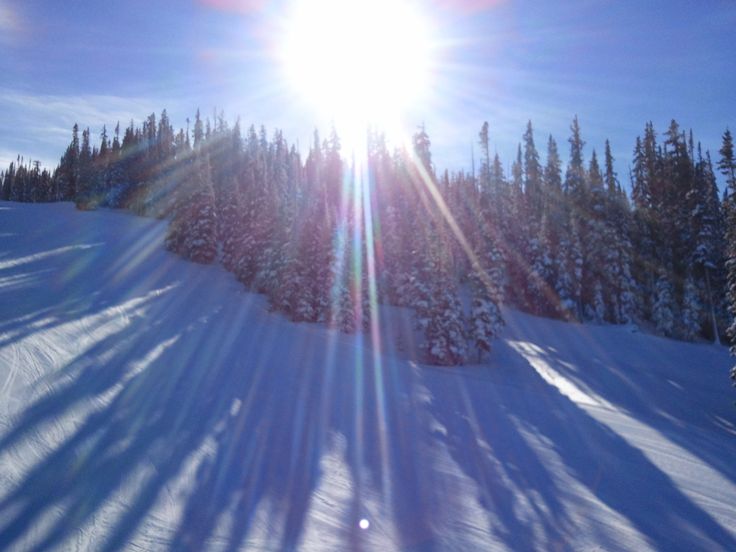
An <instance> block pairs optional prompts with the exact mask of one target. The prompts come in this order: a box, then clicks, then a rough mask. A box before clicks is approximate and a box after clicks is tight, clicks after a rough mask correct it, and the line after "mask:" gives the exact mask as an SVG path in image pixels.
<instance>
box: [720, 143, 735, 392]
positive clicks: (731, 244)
mask: <svg viewBox="0 0 736 552" xmlns="http://www.w3.org/2000/svg"><path fill="white" fill-rule="evenodd" d="M720 154H721V158H720V160H719V162H718V168H719V170H720V171H721V174H723V175H724V176H725V177H726V184H727V189H726V200H725V201H724V205H723V207H724V211H725V219H726V271H727V279H728V284H727V297H728V310H729V312H730V314H731V325H730V326H729V328H728V332H727V333H728V336H729V337H730V338H731V354H732V355H734V356H736V158H735V157H734V149H733V139H732V137H731V133H730V132H729V130H728V129H727V130H726V132H724V134H723V145H722V146H721V149H720ZM731 380H733V382H734V385H736V366H734V368H732V369H731Z"/></svg>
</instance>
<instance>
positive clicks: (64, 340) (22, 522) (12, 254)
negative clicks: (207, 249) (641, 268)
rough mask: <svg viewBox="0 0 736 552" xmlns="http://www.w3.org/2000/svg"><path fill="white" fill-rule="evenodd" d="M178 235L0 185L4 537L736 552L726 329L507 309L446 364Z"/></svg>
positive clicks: (406, 325)
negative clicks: (280, 301) (497, 329)
mask: <svg viewBox="0 0 736 552" xmlns="http://www.w3.org/2000/svg"><path fill="white" fill-rule="evenodd" d="M164 232H165V224H164V223H162V222H160V221H153V220H149V219H143V218H137V217H134V216H132V215H128V214H124V213H117V212H109V211H108V212H105V211H96V212H79V211H76V210H75V209H74V207H73V206H72V205H70V204H50V205H29V204H13V203H0V548H7V549H13V550H45V549H49V548H51V549H54V548H56V549H64V550H68V549H70V550H111V549H116V548H121V547H122V548H125V549H129V550H160V549H172V550H201V549H212V550H236V549H241V548H248V549H269V550H275V549H290V548H295V547H298V548H303V549H318V550H347V549H370V550H399V549H402V550H429V549H440V550H445V549H451V550H474V549H479V550H480V549H482V550H504V549H509V550H647V549H657V550H725V549H730V550H736V530H735V527H734V521H735V520H736V462H735V461H734V459H736V444H735V439H734V437H735V436H736V430H735V428H734V424H735V423H736V407H735V406H734V399H735V398H736V395H735V392H734V390H732V389H731V388H730V387H729V384H728V377H727V373H728V368H729V366H730V362H731V361H730V359H729V357H728V355H727V351H726V349H725V348H721V347H715V346H711V345H704V344H686V343H679V342H676V341H670V340H666V339H661V338H657V337H653V336H648V335H645V334H641V333H632V331H631V330H630V329H628V328H625V327H605V326H582V325H573V324H564V323H560V322H554V321H549V320H544V319H539V318H535V317H532V316H527V315H524V314H521V313H518V312H514V311H510V310H506V311H504V314H505V316H506V319H507V328H506V330H505V332H504V335H503V338H502V339H500V340H497V341H496V342H495V343H494V350H493V353H492V355H491V359H490V362H489V363H488V364H484V365H482V366H465V367H462V368H445V369H438V368H431V367H424V366H420V365H418V364H417V362H416V358H417V357H416V354H417V353H416V350H417V347H416V342H415V336H414V334H413V332H412V330H411V325H410V321H409V318H408V316H407V314H406V312H405V311H403V310H401V309H394V308H384V309H382V311H381V319H380V332H379V333H377V334H376V336H375V337H374V338H371V336H370V334H365V335H358V336H347V335H344V334H340V333H338V332H335V331H332V330H328V329H326V328H324V327H322V326H319V325H310V324H293V323H290V322H288V321H287V320H285V319H284V318H283V317H282V316H280V315H277V314H275V313H270V312H268V309H267V305H266V302H265V300H264V299H263V297H261V296H258V295H254V294H249V293H246V292H245V291H243V289H242V287H241V286H240V284H238V283H237V282H236V281H235V280H234V278H233V277H232V276H231V275H230V274H228V273H226V272H225V271H223V270H222V269H221V268H219V267H216V266H200V265H195V264H193V263H188V262H185V261H183V260H181V259H179V258H177V257H176V256H174V255H173V254H171V253H168V252H166V251H165V250H164V249H163V246H162V244H163V234H164ZM380 350H383V353H381V352H379V351H380ZM363 520H365V521H366V522H367V523H363ZM362 527H366V528H365V529H363V528H362Z"/></svg>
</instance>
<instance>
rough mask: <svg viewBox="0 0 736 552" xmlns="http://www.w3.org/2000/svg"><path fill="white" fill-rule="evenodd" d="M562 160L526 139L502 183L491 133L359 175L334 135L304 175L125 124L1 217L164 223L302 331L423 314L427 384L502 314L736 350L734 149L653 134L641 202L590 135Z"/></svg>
mask: <svg viewBox="0 0 736 552" xmlns="http://www.w3.org/2000/svg"><path fill="white" fill-rule="evenodd" d="M93 142H94V143H93ZM567 142H568V146H569V147H567V148H566V149H568V150H569V154H568V156H567V161H566V162H563V160H562V156H561V154H560V148H559V147H558V144H557V142H556V141H555V139H554V138H553V137H552V136H549V137H548V138H547V140H546V144H545V152H544V153H545V155H544V158H543V157H542V155H540V150H539V148H538V147H537V145H536V143H535V136H534V131H533V127H532V123H531V122H529V123H528V124H527V126H526V129H525V131H524V133H523V135H522V137H521V142H520V143H519V146H518V151H517V154H516V157H515V158H514V159H513V160H511V163H510V164H508V163H506V164H504V163H503V162H502V161H501V159H499V156H498V155H497V154H495V155H492V152H491V143H492V133H491V127H490V126H489V124H488V123H483V124H482V126H481V127H480V131H479V133H478V136H477V144H478V151H479V156H478V159H477V167H476V161H475V160H474V161H473V167H472V170H470V171H460V172H454V173H450V172H448V171H446V170H445V171H442V170H440V169H438V168H437V167H435V165H434V164H433V162H432V153H431V142H430V138H429V136H428V134H427V132H426V130H425V128H424V127H423V126H422V127H419V128H418V129H417V131H416V132H415V134H414V135H413V137H412V140H411V143H410V145H407V146H403V147H395V148H391V149H390V148H389V146H388V144H387V140H386V138H385V136H384V135H382V134H381V133H380V132H379V131H377V130H368V132H367V140H366V151H365V155H363V156H362V159H358V158H356V155H355V154H352V157H350V158H348V157H347V156H346V155H345V154H344V153H343V151H342V148H341V142H340V138H339V136H338V134H337V132H336V131H335V130H334V129H332V130H331V131H330V132H329V133H328V134H327V137H326V139H322V138H321V137H320V134H319V133H318V131H316V130H315V132H314V139H313V143H312V144H311V145H310V147H309V148H308V151H307V152H306V153H305V154H304V155H302V153H301V151H300V150H299V149H298V148H297V147H296V145H295V144H289V143H288V142H287V140H286V139H285V137H284V136H283V134H282V132H280V131H278V130H277V131H275V132H273V133H272V134H269V133H268V131H267V130H266V129H265V128H264V127H260V128H259V129H257V128H256V127H255V126H253V125H252V126H250V127H249V128H247V129H246V130H244V129H243V128H242V127H241V124H240V121H239V120H238V121H236V122H235V123H234V124H231V123H229V122H228V121H227V120H226V119H225V117H224V115H222V114H221V113H220V114H217V113H215V114H214V115H213V117H212V119H210V118H205V119H204V120H203V118H202V117H201V115H200V113H199V111H197V114H196V116H195V118H194V122H193V125H192V128H191V129H190V124H189V120H187V128H186V129H180V130H178V131H175V130H174V127H173V125H172V123H171V121H170V120H169V117H168V115H167V112H166V110H164V111H163V112H162V113H161V115H160V116H159V117H158V118H157V117H156V115H155V114H151V115H150V116H148V117H147V119H146V120H145V121H144V122H143V123H142V125H139V126H136V125H135V124H134V123H133V122H131V123H130V125H129V126H128V127H127V128H125V129H124V130H122V136H121V128H120V124H119V123H118V124H117V125H116V126H115V129H114V132H113V134H112V136H110V135H109V134H108V131H107V129H106V128H103V129H102V132H101V134H100V137H99V141H97V140H93V138H92V136H91V134H90V130H89V129H85V130H82V132H81V137H80V132H79V128H78V126H77V125H75V126H74V128H73V130H72V139H71V142H70V143H69V145H68V147H67V149H66V151H65V152H64V154H63V156H62V157H61V160H60V162H59V165H58V166H57V167H56V168H54V169H53V171H49V170H48V169H42V168H41V166H40V164H39V163H38V162H31V161H28V162H26V161H25V160H23V159H21V158H20V157H19V158H18V159H17V161H16V162H13V163H11V164H10V166H9V167H8V168H7V169H6V170H5V171H4V172H3V173H0V182H1V183H2V187H1V189H0V198H1V199H3V200H9V201H20V202H47V201H73V202H75V204H76V205H77V207H78V208H79V209H83V210H86V209H95V208H98V207H103V208H115V209H121V208H122V209H129V210H131V211H132V212H134V213H136V214H139V215H143V216H152V217H159V218H167V219H169V220H170V223H169V231H168V234H167V237H166V243H165V246H166V248H167V249H169V250H170V251H172V252H174V253H177V254H179V255H181V256H183V257H185V258H187V259H189V260H192V261H195V262H199V263H213V262H219V263H221V264H222V266H223V267H224V268H225V269H226V270H228V271H230V272H232V273H233V274H234V276H235V277H236V278H237V279H238V280H239V281H240V282H242V283H243V285H244V286H246V288H247V289H249V290H252V291H255V292H258V293H262V294H265V295H266V296H267V297H268V301H269V304H270V305H271V307H272V309H274V310H276V311H279V312H282V313H284V314H285V315H286V316H287V317H289V318H290V319H292V320H294V321H304V322H322V323H326V324H328V325H330V326H332V327H335V328H339V329H340V330H342V331H345V332H354V331H361V330H362V329H366V330H369V331H370V330H371V326H372V325H373V324H376V323H377V319H376V316H375V315H374V314H373V313H374V311H375V309H376V307H377V305H378V304H390V305H395V306H400V307H407V308H410V309H412V310H413V312H414V313H415V320H416V325H417V329H418V330H420V331H421V332H422V333H423V335H424V339H425V345H424V350H425V354H426V361H427V362H428V363H432V364H439V365H458V364H463V363H465V362H474V361H476V360H477V361H482V360H483V358H484V357H485V356H486V355H487V353H488V352H489V351H490V349H491V346H492V340H493V338H494V337H495V336H496V335H497V334H498V332H499V331H500V330H501V328H502V327H503V325H504V321H503V316H502V311H501V308H500V307H501V305H502V304H507V305H511V306H513V307H515V308H518V309H521V310H523V311H526V312H529V313H532V314H535V315H539V316H545V317H551V318H557V319H562V320H568V321H575V322H590V323H596V324H637V325H641V324H645V325H647V326H648V327H650V328H651V330H652V331H655V332H656V333H658V334H660V335H662V336H665V337H672V338H676V339H681V340H687V341H696V340H703V339H705V340H710V341H715V342H720V339H721V338H722V337H725V336H727V335H730V331H729V326H730V325H731V321H732V320H733V317H734V314H735V313H736V311H735V310H734V308H735V307H734V305H736V245H735V244H736V206H735V205H734V193H736V159H735V158H734V151H733V140H732V136H731V133H730V131H729V130H726V131H725V132H724V134H723V137H722V147H721V148H720V150H719V152H718V158H717V160H716V161H713V160H712V159H711V155H710V153H709V152H708V151H705V152H703V151H702V147H701V145H700V143H698V142H696V141H695V139H694V137H693V133H692V131H685V130H683V129H681V128H680V126H679V125H678V123H677V122H676V121H674V120H673V121H672V122H671V124H670V126H669V128H667V130H666V131H665V132H664V133H663V134H661V135H659V136H658V134H657V132H656V131H655V129H654V126H653V124H652V123H647V124H646V125H645V127H644V132H643V135H642V136H639V137H636V139H635V146H634V149H633V156H632V160H631V169H630V174H628V175H625V178H626V179H628V181H629V184H630V185H628V186H624V185H622V184H621V179H620V177H619V175H617V173H616V172H615V170H614V159H613V157H612V154H611V147H610V144H609V143H608V141H606V142H605V144H604V147H603V149H602V155H601V156H600V157H599V155H598V154H597V152H596V150H595V149H592V150H591V153H590V155H589V156H588V157H587V159H586V156H585V154H584V148H585V141H584V140H583V136H582V132H581V129H580V125H579V122H578V119H577V117H575V118H574V119H573V121H572V124H571V126H570V136H569V138H568V139H567ZM717 172H720V173H721V174H722V175H723V177H724V179H725V185H726V188H725V191H724V193H723V194H720V193H719V187H718V183H717V179H716V173H717ZM6 239H10V238H6ZM732 376H733V374H732Z"/></svg>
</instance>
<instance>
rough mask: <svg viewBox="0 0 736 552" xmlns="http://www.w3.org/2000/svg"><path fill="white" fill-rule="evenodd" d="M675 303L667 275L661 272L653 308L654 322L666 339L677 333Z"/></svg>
mask: <svg viewBox="0 0 736 552" xmlns="http://www.w3.org/2000/svg"><path fill="white" fill-rule="evenodd" d="M674 311H675V302H674V296H673V290H672V284H671V283H670V280H669V278H668V277H667V274H666V273H665V272H664V271H660V274H659V277H658V278H657V284H656V286H655V297H654V305H653V307H652V321H653V322H654V324H655V326H656V328H657V331H658V332H659V333H661V334H662V335H664V336H666V337H671V336H672V335H674V332H675V312H674Z"/></svg>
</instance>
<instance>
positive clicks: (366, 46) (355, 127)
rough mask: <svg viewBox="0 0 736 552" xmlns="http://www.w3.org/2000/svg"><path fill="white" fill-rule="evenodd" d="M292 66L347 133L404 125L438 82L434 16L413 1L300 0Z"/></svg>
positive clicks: (287, 57)
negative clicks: (433, 78) (433, 75)
mask: <svg viewBox="0 0 736 552" xmlns="http://www.w3.org/2000/svg"><path fill="white" fill-rule="evenodd" d="M286 25H287V28H286V29H285V42H284V47H283V51H282V59H283V64H284V69H285V71H286V74H287V77H288V79H289V82H290V83H291V86H292V87H293V88H294V90H295V92H296V94H298V95H299V96H300V97H302V98H303V99H305V100H306V101H308V102H309V103H310V104H311V105H312V106H313V107H314V108H315V109H317V110H318V111H319V112H320V114H321V115H323V116H327V117H329V118H330V119H332V120H333V121H335V124H336V125H337V126H338V130H339V131H341V132H347V133H348V134H349V133H351V132H352V133H359V132H363V131H364V130H365V126H366V125H367V124H373V125H377V126H378V127H380V128H382V129H383V130H385V131H386V132H389V133H390V132H392V131H393V130H394V129H396V128H397V127H400V126H401V122H402V121H401V120H402V117H403V116H404V115H405V114H406V112H407V110H408V109H409V107H410V106H411V105H412V104H413V103H414V102H418V101H421V100H422V97H423V95H424V94H425V93H426V90H427V87H428V86H429V85H430V82H429V74H430V70H429V69H430V61H431V59H430V58H431V55H430V51H431V48H430V40H429V32H428V29H427V22H426V20H425V19H424V17H423V15H422V13H421V12H420V11H419V10H418V9H416V7H415V6H414V5H412V3H410V2H409V0H294V4H293V6H292V10H291V13H290V15H289V17H288V19H287V22H286Z"/></svg>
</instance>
